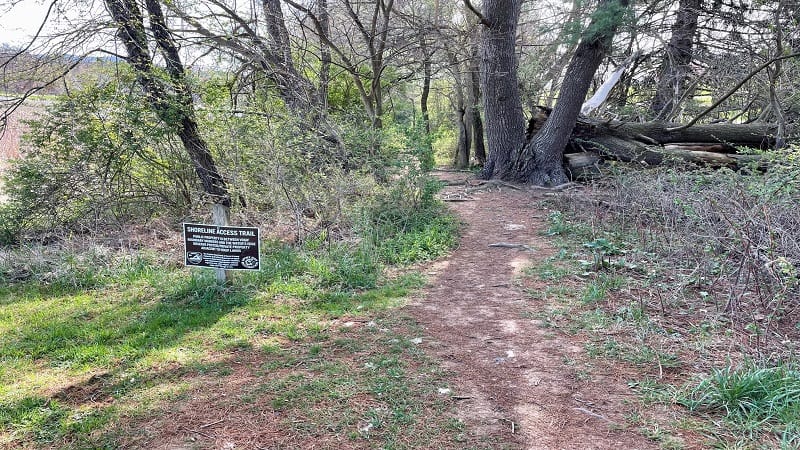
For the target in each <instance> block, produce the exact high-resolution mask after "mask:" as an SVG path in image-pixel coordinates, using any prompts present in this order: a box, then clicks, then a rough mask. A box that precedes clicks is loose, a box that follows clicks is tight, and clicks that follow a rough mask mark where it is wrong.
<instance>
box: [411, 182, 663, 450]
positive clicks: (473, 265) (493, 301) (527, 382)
mask: <svg viewBox="0 0 800 450" xmlns="http://www.w3.org/2000/svg"><path fill="white" fill-rule="evenodd" d="M438 175H439V176H440V178H442V179H443V180H445V181H448V182H449V184H451V186H449V187H447V188H446V189H445V191H444V192H443V195H444V196H446V198H457V199H459V200H460V201H454V202H452V203H451V205H452V208H453V209H454V210H455V211H456V212H457V213H458V214H459V216H460V217H461V218H462V220H463V221H464V222H465V229H464V231H463V235H462V239H461V245H460V247H459V248H458V249H457V250H456V251H455V252H454V253H453V254H452V255H451V256H450V257H449V258H448V259H447V260H445V261H441V262H438V263H436V264H434V265H433V266H432V267H431V268H430V269H429V270H428V275H429V276H430V277H431V281H430V284H429V286H428V287H427V288H426V289H425V291H424V293H423V295H422V296H421V298H420V300H418V301H416V302H414V303H413V304H411V305H409V306H408V307H407V310H408V312H409V313H410V314H411V316H412V317H413V318H414V319H415V320H416V321H417V322H419V323H420V324H421V325H422V326H423V327H424V331H425V333H426V334H427V335H428V336H430V340H429V341H427V343H426V350H428V351H429V352H430V353H431V354H432V355H433V356H434V357H435V358H437V359H439V360H441V361H442V362H443V364H444V365H445V367H446V368H447V369H449V370H451V371H452V372H453V373H454V374H455V375H454V379H453V383H454V387H455V392H454V397H453V398H454V399H457V401H458V404H459V414H460V417H461V419H462V420H463V421H464V422H466V423H467V425H468V429H470V430H472V433H475V434H477V435H481V436H494V437H495V438H496V440H497V442H510V443H512V446H513V447H521V448H526V449H566V448H581V449H612V448H626V449H649V448H658V445H657V444H656V443H654V442H652V441H650V440H648V439H647V438H646V437H644V436H642V435H641V434H639V433H637V432H635V431H634V430H630V429H628V427H627V426H626V420H625V417H624V416H625V414H626V411H627V410H629V409H630V408H631V407H630V406H628V405H626V400H632V399H633V396H634V395H635V394H634V393H633V392H631V390H630V389H629V387H628V385H627V381H628V380H630V379H631V378H635V374H633V373H630V372H629V369H626V368H624V367H617V366H613V365H608V366H607V367H603V363H598V364H595V365H594V367H595V369H597V370H595V371H594V373H591V374H590V377H588V379H586V380H584V379H582V377H580V376H579V374H577V373H576V370H575V368H574V365H573V364H571V362H573V361H574V360H576V359H580V358H584V357H585V356H583V353H584V347H583V341H582V339H581V338H580V337H579V336H570V335H566V334H563V333H553V332H552V331H549V330H547V329H545V328H543V327H542V326H541V325H540V324H539V323H538V321H537V320H535V319H531V318H529V317H528V316H529V315H528V314H526V309H529V307H530V304H529V299H527V298H526V295H525V293H524V292H523V289H522V286H521V283H520V282H519V281H518V280H517V277H518V275H519V274H520V271H521V270H522V269H523V268H524V267H525V266H526V265H529V264H531V263H532V262H535V261H542V260H544V259H545V258H547V257H548V256H550V255H552V254H553V253H554V249H553V248H552V247H551V246H550V245H549V244H548V241H547V240H546V238H544V237H543V233H542V231H543V230H544V229H546V225H545V223H544V219H545V218H546V217H545V212H543V211H541V210H538V209H537V203H538V201H537V200H539V199H540V197H538V196H540V195H542V193H541V192H539V193H536V192H534V193H531V192H526V191H522V190H514V189H511V188H509V187H507V186H502V185H499V186H487V188H486V189H482V190H475V189H474V188H465V187H464V186H459V185H458V181H459V180H466V178H467V176H466V175H465V174H463V173H446V172H442V173H439V174H438ZM465 191H467V192H468V195H464V192H465ZM467 198H468V199H469V200H466V201H463V200H464V199H467ZM499 243H503V244H508V245H502V246H492V244H499ZM517 244H518V245H517ZM526 305H527V306H528V308H526Z"/></svg>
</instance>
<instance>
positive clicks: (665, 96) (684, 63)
mask: <svg viewBox="0 0 800 450" xmlns="http://www.w3.org/2000/svg"><path fill="white" fill-rule="evenodd" d="M701 2H702V0H680V4H679V6H678V13H677V16H678V17H677V18H676V19H675V23H674V24H673V25H672V37H671V38H670V40H669V43H668V44H667V46H666V48H665V49H664V59H663V61H662V62H661V69H660V71H659V76H658V83H657V84H656V93H655V96H654V97H653V102H652V103H651V105H650V111H651V113H652V114H653V117H654V118H655V119H656V120H669V119H670V118H672V117H673V116H674V113H675V110H676V109H677V107H678V99H680V98H681V96H682V95H683V91H684V89H685V86H686V79H687V77H688V75H689V64H690V63H691V62H692V54H693V53H692V51H693V46H694V36H695V34H696V32H697V16H698V14H699V13H700V7H701Z"/></svg>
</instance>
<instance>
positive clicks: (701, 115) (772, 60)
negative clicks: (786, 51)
mask: <svg viewBox="0 0 800 450" xmlns="http://www.w3.org/2000/svg"><path fill="white" fill-rule="evenodd" d="M798 56H800V52H798V53H792V54H791V55H783V56H778V57H775V58H772V59H770V60H769V61H767V62H765V63H764V64H761V65H760V66H758V67H756V68H755V70H753V71H752V72H750V73H749V74H747V76H746V77H744V78H743V79H742V81H740V82H738V83H737V84H736V86H734V87H733V89H731V90H730V91H728V92H727V93H726V94H725V95H723V96H722V97H720V98H719V100H717V101H716V102H714V104H713V105H711V106H709V107H708V108H706V109H704V110H703V112H701V113H700V114H698V115H697V117H695V118H694V119H692V120H690V121H689V123H687V124H685V125H681V126H679V127H674V128H668V129H667V131H681V130H685V129H687V128H689V127H691V126H692V125H694V124H695V123H697V121H698V120H700V119H702V118H703V117H705V116H706V115H707V114H708V113H710V112H711V111H713V110H715V109H716V108H717V106H719V105H721V104H722V102H724V101H725V100H727V99H728V97H730V96H731V95H733V94H735V93H736V91H738V90H739V89H740V88H741V87H742V86H744V84H745V83H747V81H748V80H749V79H750V78H753V77H754V76H756V74H758V72H761V71H762V70H764V69H766V68H767V67H769V66H770V65H772V64H774V63H776V62H778V61H783V60H784V59H789V58H796V57H798Z"/></svg>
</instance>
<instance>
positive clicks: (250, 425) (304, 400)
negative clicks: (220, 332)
mask: <svg viewBox="0 0 800 450" xmlns="http://www.w3.org/2000/svg"><path fill="white" fill-rule="evenodd" d="M435 175H436V176H437V177H439V178H440V179H441V180H442V181H445V182H446V183H448V186H447V187H445V189H444V190H443V191H442V192H441V194H440V195H441V197H442V198H443V199H445V200H449V201H448V204H449V205H451V207H452V210H453V211H454V212H455V213H457V215H458V216H459V217H460V219H461V220H462V221H463V229H462V233H461V240H460V245H459V247H458V248H457V249H456V250H454V251H453V252H452V253H451V254H450V255H448V256H447V257H445V258H442V259H440V260H437V261H435V262H432V263H427V264H423V265H421V266H417V267H415V268H414V270H421V271H422V272H423V275H424V276H425V278H426V280H427V283H426V285H425V287H423V288H422V289H421V290H419V291H417V292H416V293H415V294H413V295H412V298H411V299H410V300H408V301H407V303H406V304H405V305H404V306H401V307H400V308H399V309H389V310H387V311H385V312H384V313H381V314H379V315H378V316H377V317H375V316H370V317H367V318H355V319H349V318H348V317H342V318H341V320H340V321H339V323H338V325H336V326H333V327H331V328H333V329H336V328H338V331H335V332H334V333H333V334H332V335H331V336H329V337H328V338H326V339H325V340H324V341H320V342H317V343H311V344H301V345H299V346H298V345H297V344H293V345H292V348H291V349H290V350H289V351H283V352H282V353H280V354H269V353H267V354H264V353H263V352H256V353H253V352H234V353H233V354H228V355H224V356H222V360H221V361H220V363H221V364H222V365H223V366H225V367H227V369H226V373H225V374H224V378H219V377H217V376H213V374H212V376H210V377H209V378H208V379H207V380H206V381H204V382H202V381H201V382H200V383H198V382H197V379H196V378H195V379H194V380H193V381H192V384H193V385H194V386H195V387H193V388H191V389H190V390H189V392H188V393H189V395H190V399H189V400H188V401H181V402H180V403H178V404H177V405H175V406H174V407H173V408H172V411H171V412H170V413H168V414H165V415H156V416H153V417H151V418H150V419H148V420H145V421H137V420H134V421H133V426H132V427H131V428H134V429H138V430H139V431H138V432H136V431H133V430H130V431H127V432H125V434H126V435H127V439H130V440H129V441H127V442H126V441H125V439H123V440H122V442H123V443H124V444H125V445H130V446H131V447H140V448H164V449H167V448H169V449H175V448H181V449H183V448H185V449H189V448H228V449H233V448H269V449H273V448H276V449H277V448H292V449H294V448H296V449H307V448H323V449H326V448H377V447H376V444H377V445H378V446H379V447H380V448H420V449H422V448H426V449H427V448H438V449H445V448H446V449H466V448H474V449H478V448H480V449H542V450H548V449H553V450H556V449H617V448H624V449H656V448H664V447H665V443H666V444H667V445H666V447H667V448H684V449H691V448H700V447H702V445H700V444H698V443H699V442H701V440H702V439H700V438H699V437H698V436H687V435H685V433H687V432H685V431H674V430H671V431H669V432H668V433H664V432H662V431H659V430H660V429H659V427H660V425H659V423H661V422H664V420H661V419H663V418H664V414H662V413H663V410H660V411H661V413H660V412H656V411H655V410H657V409H658V408H656V407H653V405H650V406H647V405H646V404H644V403H643V402H642V401H641V400H640V397H639V394H638V393H636V392H634V391H633V390H632V389H631V388H630V386H629V383H637V382H638V380H642V379H643V377H645V375H646V374H643V373H642V370H641V369H640V368H638V367H636V366H635V365H632V364H625V363H623V362H621V361H620V360H619V358H617V359H614V358H598V357H596V355H595V357H592V356H590V355H588V354H587V353H588V352H587V346H590V345H592V342H593V337H592V336H591V334H592V333H593V332H594V330H592V329H588V330H587V329H581V330H578V331H576V330H575V329H574V328H573V329H572V330H568V329H566V328H564V327H560V326H552V324H550V323H549V322H548V320H547V319H543V317H545V316H546V312H547V311H554V310H557V309H558V308H560V307H563V305H562V304H560V303H559V302H561V301H562V300H563V299H560V298H559V297H558V296H550V295H541V293H543V292H552V291H553V288H554V287H557V288H558V289H561V290H562V291H565V292H574V293H578V292H579V291H580V290H582V289H583V288H584V286H583V285H582V284H581V282H580V280H570V279H560V278H558V277H553V279H550V280H547V279H542V277H537V276H536V275H535V272H532V270H538V269H535V268H536V267H539V268H541V267H551V263H550V262H549V261H551V260H552V258H553V257H554V255H555V254H556V253H557V252H558V249H557V248H556V246H555V245H554V243H553V239H552V238H550V237H548V236H546V230H547V228H548V225H547V216H548V211H547V210H545V209H543V200H544V199H545V198H546V195H547V194H546V191H530V190H518V189H515V188H512V187H510V186H503V185H494V184H486V185H477V181H476V180H474V179H473V178H472V177H471V176H470V174H468V173H459V172H444V171H441V172H436V173H435ZM493 244H500V245H493ZM545 278H546V277H545ZM555 285H558V286H555ZM567 315H568V314H567ZM607 333H614V331H613V330H602V331H599V332H597V333H596V334H598V335H606V334H607ZM392 346H394V347H397V346H400V347H402V348H401V349H399V350H397V351H395V350H392V349H391V347H392ZM387 347H388V348H389V350H388V351H387V350H386V349H387ZM415 352H419V353H415ZM387 353H388V354H392V353H394V354H397V355H399V356H397V358H398V360H399V362H397V361H395V359H394V358H389V359H387ZM364 361H367V362H366V363H365V362H364ZM387 361H389V362H387ZM395 362H396V363H397V365H396V366H393V367H387V369H386V375H388V377H383V378H379V379H378V382H379V383H381V384H383V383H386V384H388V383H392V382H397V383H399V384H397V385H395V386H394V387H385V386H384V387H381V388H380V389H383V390H385V391H386V392H387V395H395V396H396V394H397V392H395V394H392V393H391V391H407V392H408V393H409V395H410V397H409V398H407V399H405V400H402V401H400V402H399V403H406V402H407V404H405V406H402V405H401V406H398V405H397V403H398V401H396V400H388V399H387V400H386V401H388V403H390V404H393V406H389V408H390V409H392V411H388V410H387V409H386V406H379V403H376V400H379V399H376V398H374V397H372V395H370V394H367V393H366V392H361V391H360V388H359V387H357V386H354V383H355V384H363V383H366V384H370V383H373V381H370V380H369V379H368V380H366V381H364V379H363V378H359V376H358V375H353V374H356V373H357V372H358V371H359V370H362V369H363V367H365V366H366V367H370V368H374V367H375V366H378V367H379V368H380V367H381V366H383V365H384V364H386V365H387V366H392V364H395ZM275 369H277V371H275ZM350 376H354V378H352V379H351V378H349V377H350ZM204 377H205V376H204V375H200V378H204ZM193 378H194V377H193ZM265 378H270V379H273V381H272V382H269V381H267V382H265V381H264V379H265ZM402 378H405V379H406V381H405V383H406V384H405V385H404V384H402V383H403V382H401V381H400V379H402ZM223 379H224V381H223ZM303 380H304V381H303ZM351 380H352V381H351ZM391 380H394V381H391ZM373 386H374V385H373ZM436 386H441V387H440V388H439V389H438V393H437V392H436V391H437V389H436ZM426 390H427V391H426ZM322 391H325V392H327V393H325V392H322ZM344 391H349V393H348V394H341V393H342V392H344ZM331 392H334V393H335V392H339V393H340V394H341V395H339V394H337V395H336V396H333V397H332V398H330V397H329V395H330V393H331ZM372 392H373V393H374V392H375V388H374V387H373V388H372ZM424 392H428V394H425V393H424ZM431 392H432V394H431ZM411 404H413V405H411ZM659 408H661V407H659ZM365 411H366V413H365ZM409 411H413V415H414V419H413V424H411V422H407V423H406V422H404V419H403V416H404V415H405V414H406V413H407V412H409ZM654 414H655V415H656V416H658V415H659V414H661V417H656V418H654ZM448 417H450V418H448ZM453 417H455V418H453ZM370 418H372V419H370ZM373 424H377V425H375V427H374V428H373ZM287 425H288V426H287ZM648 426H650V427H652V430H651V431H652V432H650V433H648V432H647V429H648V428H647V427H648ZM347 430H351V431H349V434H348V431H347ZM353 430H357V431H353ZM665 434H666V436H665ZM267 443H269V444H267Z"/></svg>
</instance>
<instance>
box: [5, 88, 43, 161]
mask: <svg viewBox="0 0 800 450" xmlns="http://www.w3.org/2000/svg"><path fill="white" fill-rule="evenodd" d="M41 110H42V103H41V102H33V103H31V104H26V105H23V106H21V107H19V108H18V109H17V110H16V111H14V112H13V113H12V114H11V116H10V117H9V120H8V126H7V127H6V129H5V131H4V132H3V134H2V136H1V137H0V171H2V170H3V169H4V168H5V166H6V164H7V161H9V160H11V159H16V158H19V144H20V138H21V137H22V134H23V133H24V132H25V128H26V127H25V124H24V123H23V122H24V121H25V120H29V119H33V118H34V117H36V115H37V114H38V113H39V112H40V111H41Z"/></svg>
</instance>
